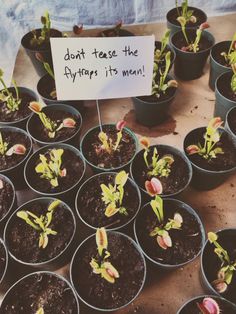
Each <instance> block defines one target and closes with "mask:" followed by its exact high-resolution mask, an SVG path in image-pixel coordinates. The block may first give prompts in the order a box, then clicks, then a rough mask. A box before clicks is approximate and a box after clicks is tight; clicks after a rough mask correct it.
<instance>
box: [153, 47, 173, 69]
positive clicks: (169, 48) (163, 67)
mask: <svg viewBox="0 0 236 314" xmlns="http://www.w3.org/2000/svg"><path fill="white" fill-rule="evenodd" d="M155 49H159V50H161V42H160V41H155ZM165 51H166V52H168V51H170V52H171V58H170V61H171V64H170V69H169V72H170V70H171V68H172V66H173V64H174V62H175V58H176V54H175V51H174V49H173V48H172V47H170V46H169V45H166V49H165ZM158 66H159V68H160V70H161V71H162V72H164V70H165V60H163V62H161V63H160V64H159V65H158Z"/></svg>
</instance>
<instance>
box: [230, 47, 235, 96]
mask: <svg viewBox="0 0 236 314" xmlns="http://www.w3.org/2000/svg"><path fill="white" fill-rule="evenodd" d="M235 52H236V50H235ZM231 68H232V70H233V75H232V78H231V83H230V86H231V89H232V92H233V93H234V94H236V60H235V63H234V64H232V65H231Z"/></svg>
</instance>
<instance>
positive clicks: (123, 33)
mask: <svg viewBox="0 0 236 314" xmlns="http://www.w3.org/2000/svg"><path fill="white" fill-rule="evenodd" d="M112 31H113V28H108V29H105V30H103V31H101V32H99V33H98V37H130V36H135V35H134V33H132V32H130V31H128V30H127V29H124V28H120V29H119V35H118V36H113V35H111V34H110V33H111V32H112Z"/></svg>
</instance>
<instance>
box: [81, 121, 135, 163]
mask: <svg viewBox="0 0 236 314" xmlns="http://www.w3.org/2000/svg"><path fill="white" fill-rule="evenodd" d="M102 128H103V132H105V133H106V134H107V136H108V138H111V139H112V142H113V143H115V142H116V136H117V132H118V131H117V130H116V128H115V126H113V125H104V126H103V127H102ZM99 133H100V129H99V128H96V129H94V130H93V131H92V132H90V133H89V134H88V135H87V136H86V138H85V139H84V141H83V148H82V150H83V154H84V156H85V158H86V159H87V160H88V161H89V162H90V163H91V164H93V165H94V166H98V167H100V168H105V169H109V168H116V167H120V166H123V165H125V164H127V163H128V162H129V161H130V160H131V159H132V157H133V156H134V154H135V152H136V145H135V141H134V139H133V138H132V136H131V135H130V134H129V133H128V132H127V131H126V130H125V129H123V131H122V140H121V141H120V144H119V146H118V148H117V150H116V151H113V152H112V153H111V154H109V153H107V152H106V151H105V150H102V149H101V145H102V143H101V142H100V140H99V138H98V134H99Z"/></svg>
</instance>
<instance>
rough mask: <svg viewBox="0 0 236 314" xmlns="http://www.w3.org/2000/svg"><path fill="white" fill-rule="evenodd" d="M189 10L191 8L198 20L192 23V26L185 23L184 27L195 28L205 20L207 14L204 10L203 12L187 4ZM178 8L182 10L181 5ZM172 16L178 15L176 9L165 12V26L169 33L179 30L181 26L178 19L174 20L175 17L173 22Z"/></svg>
mask: <svg viewBox="0 0 236 314" xmlns="http://www.w3.org/2000/svg"><path fill="white" fill-rule="evenodd" d="M188 9H189V10H193V15H194V16H198V17H199V21H198V20H197V22H196V23H195V24H194V25H193V26H188V25H186V29H187V30H189V29H197V28H198V27H199V26H200V25H201V24H202V23H204V22H206V20H207V15H206V13H205V12H203V11H202V10H200V9H198V8H195V7H190V6H188ZM178 10H180V12H181V10H182V8H181V7H178ZM172 16H175V17H176V18H177V17H178V13H177V9H176V8H173V9H171V10H170V11H168V12H167V14H166V19H167V27H168V28H169V29H170V31H171V34H174V33H176V32H178V31H180V30H181V26H180V24H179V22H178V21H176V18H175V23H174V22H173V18H172Z"/></svg>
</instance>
